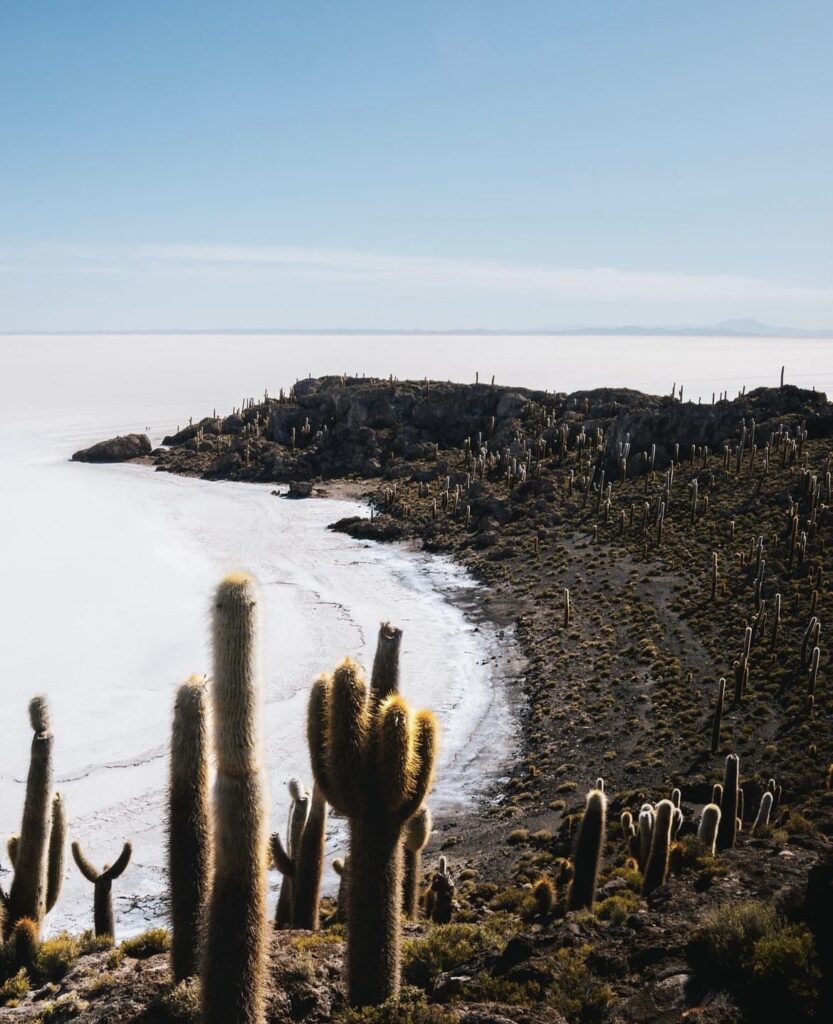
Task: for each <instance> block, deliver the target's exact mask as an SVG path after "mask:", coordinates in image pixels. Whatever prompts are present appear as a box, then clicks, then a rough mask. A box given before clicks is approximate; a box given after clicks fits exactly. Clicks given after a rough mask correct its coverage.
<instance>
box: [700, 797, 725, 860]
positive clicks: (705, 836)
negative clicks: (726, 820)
mask: <svg viewBox="0 0 833 1024" xmlns="http://www.w3.org/2000/svg"><path fill="white" fill-rule="evenodd" d="M719 826H720V808H719V807H718V805H717V804H706V806H705V807H704V808H703V816H702V817H701V818H700V827H699V828H698V829H697V838H698V839H699V840H700V842H701V843H702V844H703V845H704V846H705V847H706V849H707V850H708V851H709V853H710V854H711V855H712V856H714V851H715V844H716V843H717V830H718V827H719Z"/></svg>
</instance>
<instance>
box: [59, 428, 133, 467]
mask: <svg viewBox="0 0 833 1024" xmlns="http://www.w3.org/2000/svg"><path fill="white" fill-rule="evenodd" d="M150 453H151V444H150V438H149V437H148V436H147V434H125V435H124V437H111V438H110V439H109V440H108V441H99V442H98V444H94V445H92V447H90V448H82V449H81V450H80V451H77V452H75V454H74V455H73V456H72V461H73V462H129V461H130V459H138V458H141V457H142V456H143V455H150Z"/></svg>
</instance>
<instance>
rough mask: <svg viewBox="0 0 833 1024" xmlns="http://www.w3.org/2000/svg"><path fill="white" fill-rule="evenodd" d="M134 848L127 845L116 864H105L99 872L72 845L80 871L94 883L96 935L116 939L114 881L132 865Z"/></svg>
mask: <svg viewBox="0 0 833 1024" xmlns="http://www.w3.org/2000/svg"><path fill="white" fill-rule="evenodd" d="M132 852H133V847H132V846H131V845H130V843H125V844H124V847H123V848H122V851H121V853H120V854H119V856H118V859H117V860H116V862H115V864H113V865H112V866H110V865H109V864H105V865H104V867H103V868H102V870H101V871H97V870H96V869H95V868H94V867H93V865H92V864H90V862H89V861H88V860H87V858H86V857H85V856H84V854H83V852H82V850H81V847H80V846H79V844H78V843H73V844H72V856H73V857H74V858H75V863H76V864H77V865H78V870H79V871H80V872H81V874H82V875H83V876H84V878H86V879H87V881H88V882H92V884H93V886H94V890H93V923H94V925H95V933H96V935H109V936H111V937H112V938H113V939H115V937H116V922H115V919H114V917H113V893H112V890H113V881H114V880H115V879H116V878H118V877H119V875H121V874H123V873H124V870H125V868H126V867H127V865H128V864H129V863H130V855H131V854H132Z"/></svg>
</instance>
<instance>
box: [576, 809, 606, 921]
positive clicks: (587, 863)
mask: <svg viewBox="0 0 833 1024" xmlns="http://www.w3.org/2000/svg"><path fill="white" fill-rule="evenodd" d="M606 819H607V799H606V797H605V795H604V793H603V792H602V790H600V789H591V790H590V792H589V793H588V794H587V803H586V805H585V808H584V817H583V818H582V819H581V825H580V827H579V832H578V841H577V843H576V853H575V858H574V861H573V864H574V868H575V874H574V875H573V884H572V888H571V889H570V902H569V906H570V910H582V909H583V908H584V907H587V908H588V909H589V910H592V909H593V903H594V901H595V899H596V881H597V879H598V877H599V868H600V867H601V862H602V848H603V847H604V840H605V824H606Z"/></svg>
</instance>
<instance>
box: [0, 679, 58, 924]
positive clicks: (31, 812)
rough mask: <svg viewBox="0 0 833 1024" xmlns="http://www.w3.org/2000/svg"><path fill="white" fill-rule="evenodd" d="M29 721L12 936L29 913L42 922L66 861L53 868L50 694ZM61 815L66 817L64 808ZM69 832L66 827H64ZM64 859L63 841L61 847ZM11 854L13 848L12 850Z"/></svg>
mask: <svg viewBox="0 0 833 1024" xmlns="http://www.w3.org/2000/svg"><path fill="white" fill-rule="evenodd" d="M29 721H30V723H31V726H32V731H33V733H34V735H33V737H32V747H31V756H30V760H29V774H28V777H27V779H26V796H25V799H24V804H23V820H22V822H21V826H20V834H19V836H18V838H17V843H16V845H15V848H14V855H13V856H11V860H12V862H13V865H14V878H13V879H12V884H11V888H10V890H9V897H8V905H7V907H6V920H5V925H4V928H5V935H6V937H8V936H9V935H10V934H11V932H12V929H13V928H14V926H15V924H16V923H17V922H18V921H20V920H21V918H24V917H28V918H29V919H30V920H32V921H34V922H35V923H36V924H38V925H40V922H41V919H42V918H43V916H44V914H45V913H46V905H47V894H48V889H49V880H50V877H51V881H52V893H51V894H50V895H51V896H52V897H53V903H54V900H55V899H57V897H58V892H59V890H60V877H61V876H62V875H63V870H62V867H63V864H62V863H61V870H60V871H59V870H58V865H57V864H56V865H55V866H54V868H53V870H52V871H51V872H50V869H49V852H50V847H49V837H50V832H51V828H52V806H51V804H52V739H53V737H52V732H51V730H50V727H49V708H48V707H47V704H46V698H45V697H43V696H37V697H34V698H33V699H32V701H31V702H30V704H29ZM59 814H60V819H61V821H62V820H63V809H62V808H61V810H60V812H59ZM64 836H65V829H64ZM54 852H55V854H56V855H57V854H58V853H60V858H61V862H63V844H60V850H58V849H57V848H56V850H55V851H54ZM10 855H11V851H10Z"/></svg>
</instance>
